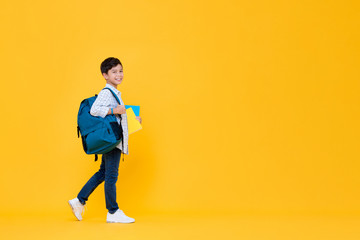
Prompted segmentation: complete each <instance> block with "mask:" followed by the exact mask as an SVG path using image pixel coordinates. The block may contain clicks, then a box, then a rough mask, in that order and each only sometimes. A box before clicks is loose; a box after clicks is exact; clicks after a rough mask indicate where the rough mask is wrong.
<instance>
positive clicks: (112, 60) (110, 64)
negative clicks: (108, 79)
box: [100, 57, 122, 74]
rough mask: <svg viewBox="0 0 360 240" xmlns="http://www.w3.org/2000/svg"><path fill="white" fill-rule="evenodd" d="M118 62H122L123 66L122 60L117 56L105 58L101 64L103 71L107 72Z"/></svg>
mask: <svg viewBox="0 0 360 240" xmlns="http://www.w3.org/2000/svg"><path fill="white" fill-rule="evenodd" d="M118 64H120V65H121V67H122V64H121V62H120V60H119V59H117V58H114V57H109V58H107V59H105V60H104V61H103V62H102V63H101V65H100V70H101V73H106V74H107V73H108V71H109V70H110V69H111V68H113V67H116V66H117V65H118Z"/></svg>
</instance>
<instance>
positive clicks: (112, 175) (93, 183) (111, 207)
mask: <svg viewBox="0 0 360 240" xmlns="http://www.w3.org/2000/svg"><path fill="white" fill-rule="evenodd" d="M120 156H121V150H120V149H118V148H115V149H113V150H111V151H110V152H108V153H105V154H103V155H102V159H101V165H100V169H99V171H98V172H96V173H95V174H94V175H93V176H92V177H91V178H90V179H89V181H88V182H87V183H86V184H85V185H84V187H83V188H82V189H81V191H80V192H79V194H78V196H77V198H78V199H79V201H80V202H81V203H82V204H85V202H86V201H87V200H88V197H89V196H90V194H91V193H92V192H93V191H94V190H95V188H96V187H97V186H99V184H100V183H102V182H103V181H104V180H105V200H106V208H107V210H108V211H109V213H111V214H112V213H114V212H116V210H118V209H119V206H118V204H117V202H116V181H117V179H118V175H119V163H120Z"/></svg>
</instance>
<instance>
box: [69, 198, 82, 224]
mask: <svg viewBox="0 0 360 240" xmlns="http://www.w3.org/2000/svg"><path fill="white" fill-rule="evenodd" d="M68 204H69V206H70V207H71V211H72V213H73V214H74V216H75V217H76V218H77V220H79V221H81V220H82V219H79V218H78V217H77V216H76V214H75V210H74V208H73V206H72V205H71V202H70V200H69V201H68Z"/></svg>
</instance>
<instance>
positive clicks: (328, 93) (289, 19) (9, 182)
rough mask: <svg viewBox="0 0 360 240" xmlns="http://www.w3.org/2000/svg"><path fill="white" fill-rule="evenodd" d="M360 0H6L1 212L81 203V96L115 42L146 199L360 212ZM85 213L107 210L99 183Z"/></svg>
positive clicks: (137, 181) (128, 186)
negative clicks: (136, 115)
mask: <svg viewBox="0 0 360 240" xmlns="http://www.w3.org/2000/svg"><path fill="white" fill-rule="evenodd" d="M358 10H359V3H358V2H357V1H331V0H330V1H278V0H275V1H265V0H262V1H261V0H256V1H228V0H224V1H202V0H201V1H188V0H184V1H102V2H96V1H94V2H91V1H90V2H88V1H36V0H35V1H18V2H14V1H2V2H1V8H0V22H1V38H0V48H1V49H0V52H1V64H0V66H1V94H0V103H1V106H0V107H1V108H0V109H1V124H0V125H1V144H0V145H1V159H2V160H1V163H2V164H1V170H0V188H1V198H0V212H1V213H2V214H4V215H16V214H19V215H20V214H23V213H30V214H31V213H35V214H38V213H40V212H41V213H58V212H65V211H67V212H66V213H68V214H69V215H70V214H71V213H70V211H69V209H68V208H69V207H68V206H67V200H69V199H71V198H74V197H75V196H76V194H77V193H78V192H79V190H80V189H81V187H82V186H83V184H85V182H86V181H87V180H88V179H89V178H90V177H91V175H92V174H93V173H94V172H95V171H97V169H98V167H99V164H100V161H99V162H96V163H95V162H94V160H93V159H94V158H93V156H88V155H86V154H85V153H84V152H83V149H82V145H81V140H80V139H78V138H77V135H76V126H77V111H78V108H79V104H80V102H81V100H82V99H84V98H87V97H90V96H93V95H94V94H97V93H98V92H99V91H100V90H101V89H102V88H103V87H104V85H105V80H104V79H103V77H102V76H101V73H100V63H101V61H103V60H104V59H105V58H107V57H110V56H113V57H118V58H119V59H120V60H121V61H122V63H123V66H124V81H123V83H122V84H121V85H120V86H119V88H118V89H119V90H120V91H121V92H122V98H123V100H124V102H125V104H128V105H140V106H141V111H140V113H141V114H140V115H141V117H142V119H143V129H142V130H141V131H139V132H136V133H134V134H133V135H131V136H130V142H129V144H130V146H129V152H130V155H129V156H125V162H121V163H120V174H119V180H118V183H117V186H118V202H119V205H120V208H121V209H124V211H125V212H126V213H128V215H129V216H134V215H135V216H136V214H140V213H143V212H152V211H156V212H186V211H193V212H232V213H235V212H237V213H240V214H241V213H254V214H257V213H264V214H267V213H280V214H283V213H285V214H292V213H300V214H303V213H305V214H306V213H323V214H328V213H330V214H331V213H341V214H343V213H345V214H358V213H360V205H359V197H360V192H359V184H360V176H359V167H360V163H359V157H360V156H359V143H360V141H359V134H360V131H359V130H360V128H359V120H360V114H359V100H360V98H359V90H360V82H359V63H360V62H359V53H360V51H359V50H360V49H359V40H360V38H359V37H360V34H359V23H360V19H359V11H358ZM88 209H90V210H88V214H94V215H96V216H100V215H101V216H103V215H104V216H105V214H106V209H105V199H104V190H103V185H100V186H99V188H98V189H96V190H95V192H94V193H93V195H91V196H90V199H89V202H88Z"/></svg>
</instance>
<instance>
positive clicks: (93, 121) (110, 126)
mask: <svg viewBox="0 0 360 240" xmlns="http://www.w3.org/2000/svg"><path fill="white" fill-rule="evenodd" d="M104 89H108V90H110V92H111V93H112V94H113V96H114V97H115V98H116V101H117V102H118V103H119V104H121V103H120V100H119V98H118V97H117V96H116V94H115V93H114V92H113V91H112V90H111V89H110V88H104ZM96 98H97V95H95V96H94V97H90V98H86V99H84V100H83V101H82V102H81V104H80V108H79V113H78V118H77V123H78V127H77V132H78V137H80V135H79V133H80V134H81V139H82V145H83V148H84V151H85V152H86V153H87V154H95V161H96V160H97V159H98V156H97V154H104V153H107V152H110V151H111V150H113V149H114V148H115V147H116V146H117V145H118V144H119V143H120V142H121V140H122V138H123V131H122V127H121V124H118V122H117V120H116V116H115V115H114V114H111V115H106V117H104V118H102V117H99V116H96V117H95V116H93V115H91V114H90V109H91V106H92V105H93V103H94V102H95V100H96ZM120 118H121V116H120Z"/></svg>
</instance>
